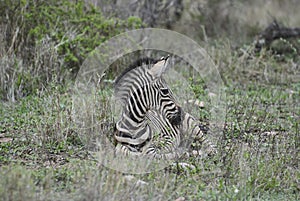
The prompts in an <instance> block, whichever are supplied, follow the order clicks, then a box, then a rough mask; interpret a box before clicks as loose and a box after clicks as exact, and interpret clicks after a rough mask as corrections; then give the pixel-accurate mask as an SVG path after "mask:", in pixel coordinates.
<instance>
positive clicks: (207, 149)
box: [182, 113, 217, 156]
mask: <svg viewBox="0 0 300 201" xmlns="http://www.w3.org/2000/svg"><path fill="white" fill-rule="evenodd" d="M182 134H183V142H184V145H183V146H190V145H191V143H192V142H194V141H199V142H200V143H201V152H202V153H201V152H200V154H199V150H196V152H198V154H197V155H204V156H205V155H207V156H213V155H216V154H217V149H216V146H215V145H214V144H213V143H212V142H211V141H210V140H209V139H208V138H207V136H205V134H204V132H203V131H202V130H201V128H200V127H199V123H198V122H197V121H196V120H195V118H194V117H193V116H192V115H190V114H189V113H185V115H184V119H183V122H182ZM193 155H195V152H194V153H193Z"/></svg>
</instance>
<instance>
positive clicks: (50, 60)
mask: <svg viewBox="0 0 300 201" xmlns="http://www.w3.org/2000/svg"><path fill="white" fill-rule="evenodd" d="M0 11H1V12H0V13H1V14H0V27H1V29H0V43H1V47H0V98H1V104H0V195H1V196H0V197H1V199H2V200H176V199H177V200H180V199H181V200H183V199H185V200H299V199H300V198H299V191H300V183H299V181H300V171H299V170H300V167H299V164H300V163H299V162H300V161H299V159H300V150H299V147H300V144H299V142H300V133H299V122H300V121H299V120H300V116H299V114H300V82H299V80H300V77H299V53H298V54H297V52H296V53H295V52H293V55H292V56H290V55H289V54H288V55H284V54H282V55H277V54H274V52H271V51H266V50H265V49H262V50H261V51H260V52H259V53H255V52H254V51H252V50H253V49H254V46H253V45H252V44H249V45H247V44H245V45H244V46H242V47H240V48H235V47H234V46H233V45H232V44H234V45H235V43H234V42H232V41H231V40H229V39H224V38H222V39H216V38H208V41H207V42H208V43H206V44H205V46H204V48H205V49H206V50H207V51H208V53H209V55H211V57H212V59H213V60H214V62H215V63H216V65H217V66H218V68H219V72H220V74H221V77H222V79H223V81H224V82H225V85H226V95H227V100H226V107H227V111H226V119H225V125H224V130H223V136H219V137H220V140H219V141H218V150H219V155H217V156H215V157H214V158H213V159H211V160H210V159H208V160H207V159H202V158H199V157H190V158H183V159H181V160H180V161H178V163H176V164H173V165H170V166H169V167H167V168H165V169H164V170H161V171H157V172H151V173H147V174H142V175H133V176H132V175H129V174H123V173H120V172H117V171H114V170H111V169H109V168H106V167H104V166H102V165H101V163H99V162H98V161H97V160H96V159H95V158H94V157H93V156H92V155H91V154H90V153H89V152H88V149H87V147H86V146H85V144H84V143H83V142H82V141H81V138H80V132H79V130H78V128H77V127H76V124H75V123H74V121H73V116H72V93H71V86H72V85H73V83H74V76H75V75H76V72H77V71H78V68H79V67H80V65H81V64H82V62H83V60H84V59H85V58H86V57H87V55H88V53H89V52H90V51H91V50H93V49H94V48H95V47H97V46H98V45H99V44H101V43H102V42H104V41H105V40H107V39H109V38H110V37H112V36H114V35H116V34H118V33H121V32H123V31H126V30H130V29H135V28H139V27H142V26H146V25H144V24H143V22H142V21H141V20H140V19H139V18H137V17H129V18H126V19H120V18H117V17H112V16H109V17H107V16H105V15H103V13H101V12H100V11H99V10H98V8H96V7H93V6H92V5H88V4H87V3H84V1H80V0H79V1H76V2H75V1H69V0H59V1H47V2H46V1H35V0H32V1H26V0H22V1H13V0H11V1H10V0H0ZM294 42H295V43H297V44H299V41H294ZM115 73H118V72H115ZM195 80H196V81H197V82H194V83H193V85H192V86H191V89H192V90H193V91H194V92H195V93H196V95H197V97H199V99H200V101H208V100H209V97H208V93H207V91H206V90H205V87H204V84H203V82H202V81H201V78H200V77H199V78H198V77H197V78H195ZM199 80H200V81H199ZM191 81H194V80H192V79H191ZM106 94H107V95H109V94H110V93H109V92H105V91H102V92H101V93H100V92H99V95H101V96H104V97H105V96H106ZM207 104H208V103H206V102H205V103H204V107H202V108H201V113H202V112H203V113H202V114H203V115H202V116H201V120H205V119H206V118H209V114H208V112H209V110H208V109H209V108H207ZM102 110H105V108H102ZM104 112H105V111H104ZM100 116H101V115H100ZM104 118H105V117H104ZM202 118H203V119H202ZM208 133H209V132H208ZM180 164H188V165H189V166H183V165H180Z"/></svg>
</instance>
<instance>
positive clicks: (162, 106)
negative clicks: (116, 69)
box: [114, 56, 215, 159]
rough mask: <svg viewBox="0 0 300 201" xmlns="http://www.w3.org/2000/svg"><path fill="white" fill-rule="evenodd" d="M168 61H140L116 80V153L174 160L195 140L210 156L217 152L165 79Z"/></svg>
mask: <svg viewBox="0 0 300 201" xmlns="http://www.w3.org/2000/svg"><path fill="white" fill-rule="evenodd" d="M168 59H169V56H167V57H163V58H161V59H159V60H155V59H151V58H144V59H140V60H138V61H136V62H135V63H134V64H132V65H131V66H130V67H129V68H128V69H126V70H125V71H124V72H123V73H122V74H121V76H120V77H118V78H117V79H116V81H115V97H116V99H117V100H119V101H120V103H121V106H122V114H121V117H120V119H119V121H117V123H116V126H115V133H114V139H115V141H116V144H117V145H116V151H117V153H119V152H122V153H125V154H130V155H137V156H148V157H154V158H161V159H175V158H177V157H179V156H180V155H181V154H183V153H185V152H186V151H187V150H185V149H186V148H188V146H189V144H190V143H191V142H192V141H193V139H194V138H197V139H200V141H201V142H202V145H203V147H205V148H206V149H207V151H208V154H211V153H212V152H215V148H214V146H213V145H212V144H211V143H210V142H209V141H208V140H207V139H205V137H204V134H203V132H202V130H201V129H200V127H199V126H198V124H197V121H195V119H194V118H193V117H192V116H191V115H190V114H188V113H185V112H184V111H183V109H182V108H181V107H180V106H179V104H178V102H177V101H176V99H175V97H174V95H173V93H172V91H171V89H170V88H169V86H168V85H167V83H166V81H165V80H164V78H163V76H162V74H163V73H164V72H165V70H166V68H167V66H168Z"/></svg>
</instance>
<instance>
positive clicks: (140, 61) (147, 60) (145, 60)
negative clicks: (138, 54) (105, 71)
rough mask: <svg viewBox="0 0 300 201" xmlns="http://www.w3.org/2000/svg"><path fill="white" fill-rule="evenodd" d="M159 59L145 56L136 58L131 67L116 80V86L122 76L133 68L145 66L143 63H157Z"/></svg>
mask: <svg viewBox="0 0 300 201" xmlns="http://www.w3.org/2000/svg"><path fill="white" fill-rule="evenodd" d="M157 61H158V60H157V59H153V58H149V57H144V58H141V59H138V60H136V61H135V62H133V63H132V64H131V65H129V67H128V68H126V69H125V70H124V71H123V72H122V73H121V75H120V76H119V77H118V78H117V79H116V80H115V86H116V85H118V83H119V81H120V80H121V79H122V77H124V76H125V75H126V74H127V73H128V72H130V71H131V70H133V69H135V68H138V67H141V66H143V64H144V65H149V64H155V63H156V62H157Z"/></svg>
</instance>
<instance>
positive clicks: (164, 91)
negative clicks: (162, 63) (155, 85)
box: [160, 88, 169, 96]
mask: <svg viewBox="0 0 300 201" xmlns="http://www.w3.org/2000/svg"><path fill="white" fill-rule="evenodd" d="M160 90H161V92H162V94H163V95H165V96H166V95H168V94H169V89H168V88H163V89H160Z"/></svg>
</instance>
